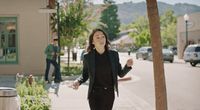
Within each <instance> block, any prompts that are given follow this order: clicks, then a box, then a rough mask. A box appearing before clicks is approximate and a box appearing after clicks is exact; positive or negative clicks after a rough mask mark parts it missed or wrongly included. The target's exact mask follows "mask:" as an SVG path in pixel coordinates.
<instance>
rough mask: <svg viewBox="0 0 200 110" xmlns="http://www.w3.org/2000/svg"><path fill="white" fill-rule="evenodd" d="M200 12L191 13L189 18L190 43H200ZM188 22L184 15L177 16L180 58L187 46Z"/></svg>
mask: <svg viewBox="0 0 200 110" xmlns="http://www.w3.org/2000/svg"><path fill="white" fill-rule="evenodd" d="M199 18H200V12H199V13H192V14H189V20H188V26H187V27H188V28H187V30H188V31H187V32H188V37H187V38H188V44H197V43H200V19H199ZM187 38H186V22H185V20H184V16H179V17H178V18H177V49H178V52H177V53H178V58H180V59H182V58H183V52H184V49H185V47H186V41H187V40H186V39H187Z"/></svg>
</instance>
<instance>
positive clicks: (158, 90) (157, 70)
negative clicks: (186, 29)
mask: <svg viewBox="0 0 200 110" xmlns="http://www.w3.org/2000/svg"><path fill="white" fill-rule="evenodd" d="M146 2H147V11H148V18H149V27H150V33H151V46H152V48H153V67H154V80H155V95H156V110H167V93H166V84H165V76H164V65H163V61H162V43H161V35H160V22H159V21H160V20H159V15H158V7H157V0H146Z"/></svg>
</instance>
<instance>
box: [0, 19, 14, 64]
mask: <svg viewBox="0 0 200 110" xmlns="http://www.w3.org/2000/svg"><path fill="white" fill-rule="evenodd" d="M16 21H17V20H16V17H0V63H1V64H4V63H16V62H17V45H16V43H17V41H16V26H17V25H16V23H17V22H16Z"/></svg>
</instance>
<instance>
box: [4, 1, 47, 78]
mask: <svg viewBox="0 0 200 110" xmlns="http://www.w3.org/2000/svg"><path fill="white" fill-rule="evenodd" d="M46 4H47V3H46V0H1V1H0V16H1V17H5V16H17V19H18V27H17V28H18V37H17V38H18V40H17V41H18V58H19V62H18V64H6V65H2V64H1V65H0V74H16V73H17V72H25V73H32V74H44V69H45V55H44V49H45V47H46V45H47V44H48V36H49V32H48V30H49V29H48V22H49V21H48V14H43V13H39V12H38V9H39V8H42V7H45V6H46Z"/></svg>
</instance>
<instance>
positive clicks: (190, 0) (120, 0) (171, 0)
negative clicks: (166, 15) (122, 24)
mask: <svg viewBox="0 0 200 110" xmlns="http://www.w3.org/2000/svg"><path fill="white" fill-rule="evenodd" d="M90 1H92V2H93V3H95V4H102V3H103V0H90ZM114 1H115V2H116V3H123V2H130V1H132V2H133V3H138V2H142V1H146V0H114ZM157 1H161V2H165V3H168V4H172V5H173V4H176V3H189V4H194V5H198V6H200V0H157Z"/></svg>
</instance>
